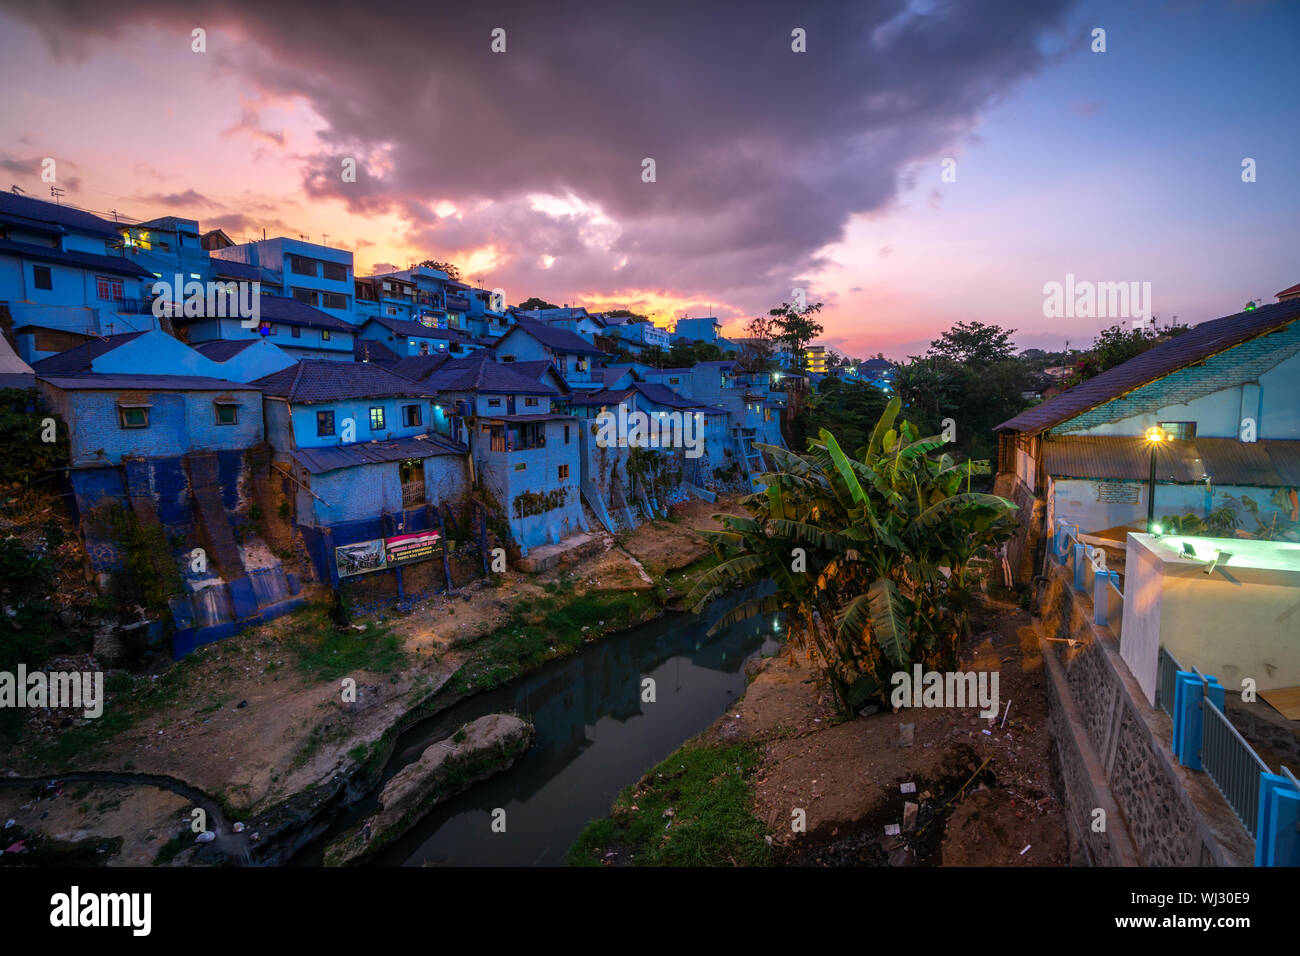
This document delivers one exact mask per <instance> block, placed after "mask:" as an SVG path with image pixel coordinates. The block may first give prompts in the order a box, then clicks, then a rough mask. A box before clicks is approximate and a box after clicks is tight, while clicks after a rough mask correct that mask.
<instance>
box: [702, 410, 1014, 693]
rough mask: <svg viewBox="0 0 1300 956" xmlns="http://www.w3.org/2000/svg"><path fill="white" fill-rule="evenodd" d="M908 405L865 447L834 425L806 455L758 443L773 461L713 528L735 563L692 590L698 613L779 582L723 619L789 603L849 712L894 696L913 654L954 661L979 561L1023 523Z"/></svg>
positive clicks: (799, 635) (798, 629) (801, 636)
mask: <svg viewBox="0 0 1300 956" xmlns="http://www.w3.org/2000/svg"><path fill="white" fill-rule="evenodd" d="M900 407H901V405H900V402H899V400H898V399H897V398H895V399H893V400H892V401H891V402H890V403H889V406H888V407H887V408H886V410H885V412H884V414H883V415H881V417H880V420H879V421H878V422H877V423H876V426H875V428H874V430H873V431H872V433H871V439H870V441H869V442H868V444H867V445H866V446H865V447H864V448H862V449H860V450H859V451H858V452H857V453H856V456H855V457H850V456H849V455H846V454H845V453H844V451H843V450H842V449H841V448H840V446H839V444H838V443H837V442H836V441H835V438H834V436H833V435H831V434H830V433H829V432H828V431H826V430H824V429H823V430H822V432H821V435H820V438H818V439H815V440H811V441H809V443H808V444H809V451H808V454H805V455H799V454H795V453H793V452H790V451H788V450H786V449H783V448H778V447H774V446H771V445H760V446H758V447H760V448H761V449H762V451H763V452H764V454H765V455H766V456H767V457H768V460H769V461H771V462H772V463H773V465H774V467H775V470H774V471H772V472H770V473H768V474H765V475H763V482H764V484H765V485H766V487H765V489H764V490H763V491H762V492H759V493H757V494H754V495H750V496H748V497H747V498H746V499H744V504H745V507H746V509H747V510H748V511H749V512H750V514H749V515H748V516H740V515H719V516H717V517H718V519H719V520H720V521H721V523H722V530H721V531H715V532H710V536H711V538H712V541H713V544H714V546H715V548H716V549H717V550H718V552H719V554H720V555H721V556H722V557H724V558H725V560H724V561H723V562H722V563H721V564H719V565H718V566H717V567H716V568H714V569H713V570H712V571H710V572H709V573H708V574H706V575H705V576H704V577H702V578H701V579H700V581H699V582H698V583H697V584H696V586H695V589H694V590H693V591H692V593H691V596H690V600H691V601H692V603H693V604H694V606H695V607H696V609H697V610H698V609H699V608H702V607H703V606H704V605H705V604H707V603H708V602H709V601H711V600H713V599H714V598H716V597H718V596H719V595H721V594H722V593H724V592H725V591H727V590H730V589H731V588H733V587H735V586H737V585H749V584H757V583H759V582H765V581H771V582H773V583H774V584H775V585H776V589H775V591H774V592H772V593H769V594H767V595H765V596H763V597H759V598H754V599H751V600H749V601H746V602H745V603H743V604H741V605H740V606H739V607H737V608H736V609H735V610H733V611H732V612H731V613H730V614H728V615H727V616H726V617H724V618H723V619H722V620H721V621H719V622H718V623H717V624H716V625H715V626H714V627H715V630H716V629H718V628H722V627H725V626H727V625H729V624H731V623H734V622H735V621H737V620H741V619H744V618H747V617H752V616H754V615H757V614H774V613H779V614H784V615H785V616H786V618H787V622H788V624H789V625H790V629H791V631H792V632H793V634H794V636H795V638H796V639H797V640H798V641H799V642H800V644H801V645H802V646H803V647H804V649H805V650H806V651H807V652H808V653H809V654H810V655H812V656H813V657H814V658H815V659H817V660H818V661H819V662H820V663H821V665H822V667H823V670H824V673H825V674H826V677H827V679H828V680H829V682H830V685H831V688H832V690H833V691H834V693H835V697H836V700H837V702H838V703H839V705H840V706H841V708H843V709H845V710H847V711H852V710H856V709H857V708H858V707H860V706H861V705H862V704H863V703H864V702H865V701H867V700H868V699H870V698H871V697H873V696H877V697H879V698H880V699H882V700H883V699H885V697H886V696H887V688H888V686H889V681H888V675H889V673H892V672H893V671H895V670H902V669H906V668H908V667H909V666H911V663H912V662H913V661H919V662H922V663H925V664H927V665H930V666H936V665H944V666H954V665H955V664H956V661H957V653H958V645H959V642H960V640H961V638H962V637H963V636H965V634H966V632H967V630H968V627H969V619H968V609H969V604H970V599H971V592H970V583H969V581H968V568H969V565H970V562H971V560H972V559H973V558H974V557H975V556H976V555H977V554H978V553H979V552H980V551H981V550H982V549H985V548H988V547H991V546H994V545H997V544H998V543H1000V542H1001V541H1004V540H1006V539H1007V538H1009V537H1010V536H1011V534H1012V533H1013V531H1014V528H1015V525H1014V519H1013V517H1012V515H1013V514H1014V512H1015V510H1016V506H1015V505H1014V504H1012V503H1011V502H1010V501H1007V500H1006V499H1005V498H999V497H997V496H994V495H986V494H972V493H970V492H969V491H968V490H967V491H963V490H962V486H963V483H964V484H965V485H966V487H967V488H969V483H970V476H971V475H972V474H985V473H987V472H988V463H987V462H966V463H964V464H959V463H957V462H955V461H954V460H953V459H952V457H951V456H950V455H947V454H940V455H938V457H931V453H932V452H936V451H938V449H940V448H941V447H942V446H943V444H944V441H943V440H942V439H941V438H938V437H931V438H921V437H919V434H918V432H917V430H916V428H915V427H914V426H912V425H911V424H910V423H909V422H906V421H904V422H902V423H900V424H899V425H898V427H897V428H895V427H894V425H895V420H896V419H897V417H898V412H899V409H900Z"/></svg>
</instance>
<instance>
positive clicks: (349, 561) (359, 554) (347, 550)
mask: <svg viewBox="0 0 1300 956" xmlns="http://www.w3.org/2000/svg"><path fill="white" fill-rule="evenodd" d="M334 563H335V564H336V565H337V566H338V569H339V577H341V578H346V577H350V576H352V575H354V574H365V573H367V572H368V571H382V570H384V567H385V563H384V540H383V538H375V539H373V540H371V541H357V542H356V543H354V544H344V545H340V546H339V547H337V548H335V549H334Z"/></svg>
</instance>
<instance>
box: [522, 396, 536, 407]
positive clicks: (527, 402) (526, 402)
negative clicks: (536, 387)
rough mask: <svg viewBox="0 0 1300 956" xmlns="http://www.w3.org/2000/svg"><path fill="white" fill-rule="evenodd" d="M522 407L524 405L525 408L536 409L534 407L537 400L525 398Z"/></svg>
mask: <svg viewBox="0 0 1300 956" xmlns="http://www.w3.org/2000/svg"><path fill="white" fill-rule="evenodd" d="M524 405H525V407H527V408H536V407H537V399H535V398H525V399H524Z"/></svg>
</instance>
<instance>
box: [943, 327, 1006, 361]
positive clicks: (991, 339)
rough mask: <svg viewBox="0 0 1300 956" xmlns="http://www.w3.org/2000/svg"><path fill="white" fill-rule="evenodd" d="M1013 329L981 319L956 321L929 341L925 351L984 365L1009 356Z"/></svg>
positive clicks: (954, 359) (953, 359) (952, 359)
mask: <svg viewBox="0 0 1300 956" xmlns="http://www.w3.org/2000/svg"><path fill="white" fill-rule="evenodd" d="M1015 331H1016V330H1015V329H1004V328H1001V327H1000V326H996V325H985V324H984V323H983V322H958V323H957V324H956V325H954V326H953V327H952V328H950V329H949V330H948V331H947V332H945V333H943V335H941V336H939V338H937V339H935V340H934V341H933V342H931V343H930V349H929V351H928V352H926V354H927V355H929V356H935V357H939V358H946V359H950V360H951V361H954V362H960V363H961V364H962V365H984V364H987V363H989V362H997V361H1001V360H1002V359H1009V358H1011V357H1012V356H1013V355H1014V354H1015V351H1014V346H1012V344H1011V336H1012V335H1013V334H1014V333H1015Z"/></svg>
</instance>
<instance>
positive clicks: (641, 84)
mask: <svg viewBox="0 0 1300 956" xmlns="http://www.w3.org/2000/svg"><path fill="white" fill-rule="evenodd" d="M706 6H707V7H708V10H706V9H705V8H706ZM810 6H811V5H809V4H803V3H790V4H783V3H767V2H764V3H753V4H743V5H741V4H707V5H706V4H703V3H681V4H676V3H669V4H666V3H660V2H644V3H606V4H572V3H565V2H558V3H546V4H540V3H531V4H517V5H496V6H494V5H492V4H490V3H489V4H482V3H461V4H418V5H414V4H413V5H406V4H394V3H382V2H380V3H373V4H365V3H354V2H346V3H343V2H311V3H295V2H284V3H281V2H275V3H266V2H260V3H242V2H220V3H201V4H185V5H178V6H176V7H173V6H172V5H166V4H157V3H149V2H141V0H120V2H114V3H103V2H102V0H95V2H76V0H65V2H61V3H58V4H45V3H31V2H22V3H14V2H9V0H0V74H2V75H3V79H4V92H5V98H4V106H3V109H0V167H3V173H0V177H3V178H2V179H0V188H8V187H9V185H10V183H14V184H17V185H18V186H19V187H21V188H22V189H24V190H25V191H26V192H27V194H28V195H32V196H41V197H48V194H49V187H48V185H46V184H43V183H42V182H41V180H40V163H41V160H42V159H43V158H44V157H53V158H54V159H55V160H56V162H57V170H58V179H59V185H61V186H62V187H63V188H64V189H65V190H66V201H69V202H72V203H74V204H76V205H79V206H82V207H85V208H89V209H92V210H95V211H97V212H100V213H101V214H110V210H114V209H115V210H117V212H118V213H119V214H121V215H124V216H129V217H131V218H134V219H148V218H152V217H155V216H160V215H168V214H171V215H179V216H184V217H187V218H191V219H197V220H198V221H199V223H200V227H201V228H202V229H205V230H206V229H210V228H218V227H219V228H222V229H224V230H225V231H226V232H227V233H228V234H230V235H231V236H232V237H233V238H235V239H236V241H239V240H241V239H243V238H245V237H249V238H251V237H253V236H258V237H260V236H261V234H262V230H263V229H265V231H266V234H267V235H268V236H271V235H277V234H282V235H290V236H297V235H300V234H303V235H306V236H308V237H309V238H310V239H312V240H313V241H317V242H319V241H321V240H322V237H323V236H328V243H329V244H330V245H333V246H338V247H341V248H346V249H350V250H352V251H353V252H354V254H355V259H356V267H357V273H358V274H360V275H364V274H368V273H369V272H370V271H371V270H372V269H373V267H374V266H376V265H378V264H382V263H394V264H396V265H398V266H399V267H404V266H406V265H407V264H408V262H410V261H412V260H419V259H423V258H429V257H432V258H438V259H451V260H453V261H455V262H457V263H459V264H460V266H461V270H462V273H463V275H464V276H465V277H467V278H469V279H471V280H474V281H476V282H478V283H479V284H482V285H484V286H486V287H496V286H500V287H503V288H504V289H505V290H506V294H507V299H508V301H510V302H512V303H514V302H518V301H521V300H523V299H524V298H526V297H528V296H532V295H537V296H542V297H544V298H547V299H549V300H551V301H553V302H557V303H575V304H582V305H585V306H587V307H588V308H590V309H593V310H595V309H599V308H613V307H618V306H626V307H629V308H633V309H637V310H640V311H648V312H652V313H654V317H655V318H656V320H658V321H659V322H660V323H661V324H667V323H670V322H671V320H672V319H674V318H675V317H677V316H679V315H687V314H689V315H709V314H715V315H718V316H719V317H720V318H722V319H723V320H724V322H725V323H726V327H727V329H728V331H730V332H733V333H739V332H740V331H741V327H742V326H743V323H744V321H745V319H746V318H747V317H749V316H751V315H753V314H755V313H758V312H761V311H766V309H768V308H770V307H771V306H773V305H776V304H778V303H780V302H781V301H782V300H787V299H789V298H790V294H791V289H792V288H794V287H796V286H798V287H803V288H806V289H807V290H808V295H809V298H810V299H812V300H821V301H823V302H825V303H826V308H825V310H824V312H823V315H822V320H823V324H824V325H825V327H826V335H825V336H824V337H823V338H822V339H821V341H823V342H825V343H826V344H828V345H832V346H834V347H836V348H838V349H840V350H842V351H846V352H848V353H849V354H851V355H855V356H862V355H866V354H875V353H876V352H878V351H881V352H884V353H885V354H886V355H887V356H890V357H893V358H903V357H905V356H907V355H908V354H914V353H917V352H920V351H922V350H923V349H924V348H925V346H926V344H927V343H928V341H929V340H930V339H932V338H934V337H935V336H937V335H938V334H939V333H940V332H942V331H943V330H944V329H946V328H947V327H949V326H950V325H951V324H952V323H953V322H955V321H958V320H980V321H984V322H994V323H997V324H1000V325H1002V326H1005V327H1009V328H1014V329H1016V330H1017V333H1016V336H1015V339H1016V342H1017V344H1018V345H1019V346H1020V347H1022V348H1024V347H1030V346H1038V347H1059V346H1060V345H1061V344H1062V343H1063V342H1064V341H1065V340H1067V339H1068V340H1069V341H1070V343H1071V344H1072V345H1079V346H1083V345H1087V344H1088V342H1090V341H1091V339H1092V337H1093V335H1094V334H1095V333H1096V332H1097V331H1098V330H1099V329H1100V328H1102V327H1103V326H1105V325H1108V324H1111V322H1110V321H1108V320H1102V319H1049V318H1045V317H1044V316H1043V285H1044V283H1046V282H1050V281H1063V280H1064V278H1065V276H1066V274H1067V273H1073V274H1074V275H1075V276H1076V277H1078V278H1080V279H1091V280H1095V281H1126V280H1136V281H1146V282H1150V283H1151V287H1152V293H1153V298H1154V310H1155V311H1156V312H1157V313H1158V314H1159V315H1160V317H1161V319H1162V320H1165V319H1169V318H1170V317H1172V316H1175V315H1176V316H1178V318H1179V319H1180V321H1183V322H1188V323H1193V324H1194V323H1197V322H1201V321H1205V320H1207V319H1210V318H1214V317H1217V316H1219V315H1224V314H1228V313H1232V312H1236V311H1238V310H1240V308H1241V307H1242V306H1243V305H1244V303H1245V302H1246V301H1247V300H1248V299H1251V298H1255V299H1262V300H1263V301H1268V302H1271V301H1273V296H1274V294H1275V293H1276V292H1277V291H1278V290H1280V289H1282V288H1284V287H1286V286H1290V285H1292V284H1294V283H1297V282H1300V255H1298V254H1297V252H1298V250H1300V242H1298V241H1297V240H1298V238H1300V228H1298V224H1300V180H1298V179H1297V175H1298V174H1300V122H1297V120H1298V118H1300V117H1298V112H1300V111H1298V109H1297V105H1296V104H1297V91H1300V56H1298V55H1297V48H1298V46H1300V44H1298V42H1297V41H1300V4H1297V3H1294V2H1283V3H1265V2H1240V3H1228V2H1223V3H1193V2H1155V3H1147V4H1139V3H1133V4H1130V3H1115V4H1104V3H1103V4H1075V3H1070V2H1064V0H1042V2H1033V3H1007V4H984V3H974V2H965V3H954V4H942V3H937V2H912V3H905V2H869V0H858V2H854V3H851V4H843V5H830V4H827V5H818V6H817V8H816V11H815V12H809V10H808V9H807V8H808V7H810ZM710 10H711V11H712V12H709V11H710ZM740 11H744V12H743V13H742V12H740ZM496 27H501V28H504V29H505V31H506V52H504V53H494V52H492V50H491V42H492V37H491V33H492V30H493V29H494V28H496ZM796 27H799V28H803V29H804V30H806V32H807V52H806V53H795V52H793V51H792V50H791V30H793V29H794V28H796ZM1097 27H1100V28H1103V29H1105V31H1106V47H1107V49H1106V52H1104V53H1094V52H1092V51H1091V45H1092V37H1091V32H1092V30H1093V29H1094V28H1097ZM195 28H202V29H204V30H206V52H203V53H196V52H194V51H193V50H192V49H191V45H192V42H193V41H192V31H193V30H194V29H195ZM346 157H352V158H355V159H356V160H357V166H358V176H357V181H356V182H355V183H347V182H344V181H342V178H341V176H340V170H341V165H342V160H343V159H344V158H346ZM646 157H651V158H653V159H654V160H655V163H656V167H657V168H656V174H657V181H656V182H654V183H645V182H642V178H641V170H642V160H643V159H644V158H646ZM1247 157H1249V158H1252V159H1254V160H1255V162H1256V168H1257V181H1256V182H1253V183H1244V182H1242V177H1241V172H1242V166H1241V164H1242V161H1243V159H1244V158H1247ZM945 158H953V159H955V160H956V171H957V178H956V182H943V181H942V180H941V172H942V161H943V160H944V159H945Z"/></svg>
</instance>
